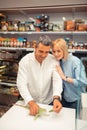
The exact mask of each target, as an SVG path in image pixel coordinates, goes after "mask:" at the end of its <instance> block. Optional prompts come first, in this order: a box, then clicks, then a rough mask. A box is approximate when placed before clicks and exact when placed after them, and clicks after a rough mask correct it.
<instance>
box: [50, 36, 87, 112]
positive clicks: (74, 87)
mask: <svg viewBox="0 0 87 130" xmlns="http://www.w3.org/2000/svg"><path fill="white" fill-rule="evenodd" d="M52 53H53V55H54V56H55V58H56V59H57V60H58V61H60V65H58V66H57V71H58V73H59V74H60V76H61V78H62V80H63V94H62V105H63V106H64V107H69V108H75V109H76V110H77V107H78V103H79V101H80V98H81V93H82V92H86V86H87V78H86V73H85V68H84V65H83V64H82V62H81V60H80V59H79V58H77V57H76V56H74V55H72V54H69V53H68V48H67V44H66V41H65V40H64V39H62V38H60V39H56V40H55V41H53V43H52Z"/></svg>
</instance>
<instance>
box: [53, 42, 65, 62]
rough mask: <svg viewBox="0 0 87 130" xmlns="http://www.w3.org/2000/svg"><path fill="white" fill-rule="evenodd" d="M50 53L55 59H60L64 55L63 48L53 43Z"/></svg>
mask: <svg viewBox="0 0 87 130" xmlns="http://www.w3.org/2000/svg"><path fill="white" fill-rule="evenodd" d="M52 53H53V55H54V56H55V58H56V59H57V60H61V59H63V57H64V53H63V50H62V49H61V48H60V47H58V46H57V45H54V47H53V48H52Z"/></svg>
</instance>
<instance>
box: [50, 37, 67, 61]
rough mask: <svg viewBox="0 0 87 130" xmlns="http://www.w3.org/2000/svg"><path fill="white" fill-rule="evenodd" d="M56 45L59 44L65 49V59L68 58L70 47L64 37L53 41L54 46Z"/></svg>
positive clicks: (58, 45)
mask: <svg viewBox="0 0 87 130" xmlns="http://www.w3.org/2000/svg"><path fill="white" fill-rule="evenodd" d="M55 45H57V47H59V48H60V49H61V50H62V51H63V53H64V60H66V59H67V57H68V47H67V44H66V41H65V40H64V39H63V38H58V39H56V40H54V41H53V42H52V48H53V47H54V46H55Z"/></svg>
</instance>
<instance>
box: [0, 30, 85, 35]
mask: <svg viewBox="0 0 87 130" xmlns="http://www.w3.org/2000/svg"><path fill="white" fill-rule="evenodd" d="M0 34H18V35H21V34H23V35H24V34H27V35H29V34H35V35H36V34H37V35H38V34H60V35H61V34H63V35H64V34H72V35H74V34H75V35H80V34H81V35H82V34H83V35H85V34H87V31H61V32H58V31H54V32H53V31H47V32H0Z"/></svg>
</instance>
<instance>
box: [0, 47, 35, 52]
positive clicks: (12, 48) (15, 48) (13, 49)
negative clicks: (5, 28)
mask: <svg viewBox="0 0 87 130" xmlns="http://www.w3.org/2000/svg"><path fill="white" fill-rule="evenodd" d="M0 49H1V50H10V51H21V50H22V51H23V50H25V51H33V50H34V49H33V48H21V47H20V48H17V47H0Z"/></svg>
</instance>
